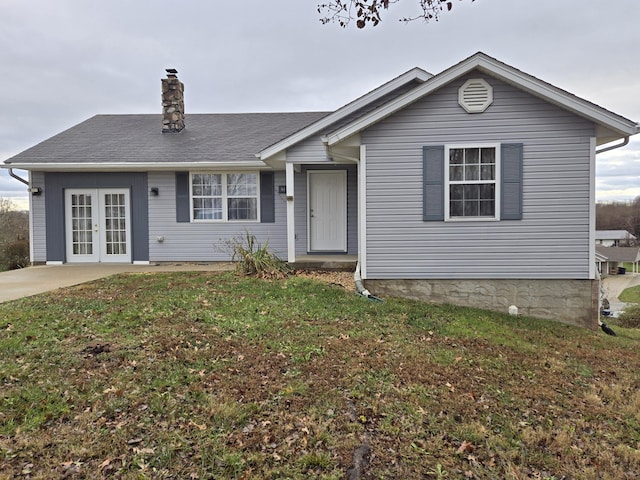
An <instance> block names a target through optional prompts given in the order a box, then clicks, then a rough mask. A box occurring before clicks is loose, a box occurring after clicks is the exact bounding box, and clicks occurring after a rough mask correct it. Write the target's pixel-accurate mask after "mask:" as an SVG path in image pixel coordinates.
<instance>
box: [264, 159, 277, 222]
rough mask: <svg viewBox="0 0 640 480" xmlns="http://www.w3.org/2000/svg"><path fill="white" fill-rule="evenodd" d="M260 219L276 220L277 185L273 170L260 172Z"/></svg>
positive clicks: (265, 220)
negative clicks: (275, 184)
mask: <svg viewBox="0 0 640 480" xmlns="http://www.w3.org/2000/svg"><path fill="white" fill-rule="evenodd" d="M260 221H261V222H262V223H274V222H275V221H276V206H275V186H274V178H273V172H260Z"/></svg>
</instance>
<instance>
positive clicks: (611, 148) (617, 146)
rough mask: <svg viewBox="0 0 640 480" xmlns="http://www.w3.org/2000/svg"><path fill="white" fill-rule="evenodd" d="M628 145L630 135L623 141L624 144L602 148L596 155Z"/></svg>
mask: <svg viewBox="0 0 640 480" xmlns="http://www.w3.org/2000/svg"><path fill="white" fill-rule="evenodd" d="M628 143H629V135H627V136H626V137H624V138H623V139H622V143H618V144H617V145H611V146H610V147H605V148H601V149H600V150H596V155H598V154H599V153H604V152H608V151H610V150H615V149H616V148H621V147H624V146H625V145H627V144H628Z"/></svg>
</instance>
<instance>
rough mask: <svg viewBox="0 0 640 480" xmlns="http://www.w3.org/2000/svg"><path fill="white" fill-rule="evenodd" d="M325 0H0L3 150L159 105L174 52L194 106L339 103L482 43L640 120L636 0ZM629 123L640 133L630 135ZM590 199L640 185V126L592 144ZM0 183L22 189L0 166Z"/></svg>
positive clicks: (7, 153) (201, 109)
mask: <svg viewBox="0 0 640 480" xmlns="http://www.w3.org/2000/svg"><path fill="white" fill-rule="evenodd" d="M317 3H318V0H232V1H225V2H223V1H202V0H173V1H169V0H135V1H131V0H108V1H104V0H103V1H94V0H55V1H53V0H30V1H25V0H0V32H1V34H0V60H1V61H0V69H1V70H2V73H1V74H0V161H3V160H6V159H8V158H9V157H11V156H13V155H15V154H17V153H19V152H21V151H23V150H25V149H27V148H29V147H30V146H32V145H34V144H36V143H38V142H40V141H42V140H44V139H46V138H49V137H51V136H53V135H55V134H57V133H59V132H61V131H63V130H65V129H67V128H69V127H71V126H73V125H75V124H77V123H79V122H81V121H83V120H85V119H87V118H89V117H91V116H93V115H95V114H100V113H160V78H162V77H163V76H165V72H164V69H165V68H168V67H173V68H176V69H177V70H178V72H179V74H178V76H179V78H180V79H181V80H182V81H183V82H184V83H185V103H186V111H187V115H188V114H189V113H220V112H263V111H315V110H334V109H336V108H338V107H340V106H342V105H343V104H345V103H347V102H349V101H351V100H353V99H354V98H357V97H359V96H361V95H362V94H364V93H366V92H368V91H370V90H372V89H373V88H375V87H377V86H379V85H380V84H382V83H384V82H385V81H387V80H390V79H391V78H393V77H395V76H397V75H399V74H401V73H403V72H405V71H407V70H409V69H410V68H413V67H416V66H417V67H421V68H424V69H425V70H427V71H429V72H431V73H438V72H440V71H442V70H444V69H446V68H448V67H450V66H451V65H453V64H455V63H457V62H459V61H460V60H462V59H464V58H466V57H468V56H469V55H472V54H473V53H475V52H477V51H483V52H485V53H486V54H488V55H491V56H493V57H496V58H497V59H499V60H501V61H503V62H506V63H508V64H510V65H512V66H514V67H516V68H519V69H521V70H524V71H525V72H527V73H529V74H531V75H534V76H536V77H538V78H541V79H542V80H545V81H547V82H550V83H552V84H554V85H556V86H558V87H560V88H563V89H565V90H568V91H570V92H571V93H574V94H576V95H578V96H580V97H583V98H586V99H587V100H590V101H592V102H594V103H597V104H598V105H600V106H602V107H605V108H607V109H609V110H612V111H614V112H616V113H618V114H620V115H623V116H625V117H627V118H630V119H632V120H634V121H637V122H638V121H640V53H639V40H640V26H639V23H638V22H639V21H640V1H638V0H607V1H606V2H602V1H600V2H599V1H594V0H589V1H586V0H562V1H558V0H508V1H504V0H476V1H475V2H471V0H461V1H456V2H454V8H453V10H452V11H451V12H449V13H445V14H443V15H442V16H441V19H440V21H439V22H437V23H429V24H425V23H424V22H420V21H416V22H413V23H410V24H406V25H405V24H403V23H400V22H398V21H397V18H399V17H402V16H405V15H412V14H413V13H415V12H417V5H418V0H401V3H400V5H395V6H392V8H391V9H390V10H389V12H387V13H386V15H385V16H384V17H383V22H382V23H381V24H380V25H379V26H378V27H375V28H368V29H366V30H364V31H361V30H357V29H356V28H355V25H353V26H352V27H349V28H347V29H342V28H340V27H338V26H337V25H336V24H329V25H322V24H321V23H320V21H319V15H318V13H317V10H316V8H317V7H316V5H317ZM636 137H640V135H637V136H636ZM596 188H597V199H598V200H599V201H604V200H628V199H632V198H634V197H635V196H637V195H640V138H635V139H632V141H631V143H630V144H629V145H628V146H627V147H625V148H623V149H619V150H615V151H613V152H611V153H608V154H603V155H600V156H598V168H597V186H596ZM0 197H4V198H11V199H13V200H14V201H17V202H25V201H26V199H27V194H26V187H25V186H24V185H23V184H21V183H20V182H18V181H16V180H14V179H12V178H10V177H9V176H8V174H7V171H6V170H4V169H2V170H1V171H0Z"/></svg>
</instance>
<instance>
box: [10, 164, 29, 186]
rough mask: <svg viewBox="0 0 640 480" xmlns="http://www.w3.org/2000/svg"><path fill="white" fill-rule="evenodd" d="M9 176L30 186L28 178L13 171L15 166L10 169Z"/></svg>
mask: <svg viewBox="0 0 640 480" xmlns="http://www.w3.org/2000/svg"><path fill="white" fill-rule="evenodd" d="M9 176H11V177H13V178H15V179H16V180H18V181H19V182H22V183H24V184H25V185H26V186H27V187H28V186H29V182H28V181H27V180H25V179H24V178H22V177H20V176H18V175H16V174H15V173H13V168H10V169H9Z"/></svg>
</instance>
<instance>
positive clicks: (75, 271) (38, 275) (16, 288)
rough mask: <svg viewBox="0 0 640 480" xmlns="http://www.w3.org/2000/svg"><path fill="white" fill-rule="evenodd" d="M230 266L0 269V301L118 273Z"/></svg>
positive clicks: (216, 269)
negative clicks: (3, 270)
mask: <svg viewBox="0 0 640 480" xmlns="http://www.w3.org/2000/svg"><path fill="white" fill-rule="evenodd" d="M231 269H233V265H232V264H230V263H207V264H204V263H203V264H188V263H184V264H178V263H176V264H152V265H129V264H123V265H120V264H118V265H109V264H97V265H96V264H91V265H77V264H76V265H46V266H45V265H43V266H38V267H28V268H22V269H19V270H11V271H8V272H0V303H3V302H8V301H11V300H16V299H18V298H23V297H30V296H32V295H37V294H39V293H43V292H48V291H51V290H56V289H58V288H63V287H70V286H73V285H79V284H81V283H85V282H91V281H93V280H98V279H99V278H104V277H109V276H111V275H116V274H118V273H148V272H179V271H182V272H191V271H194V272H195V271H212V272H222V271H227V270H231Z"/></svg>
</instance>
